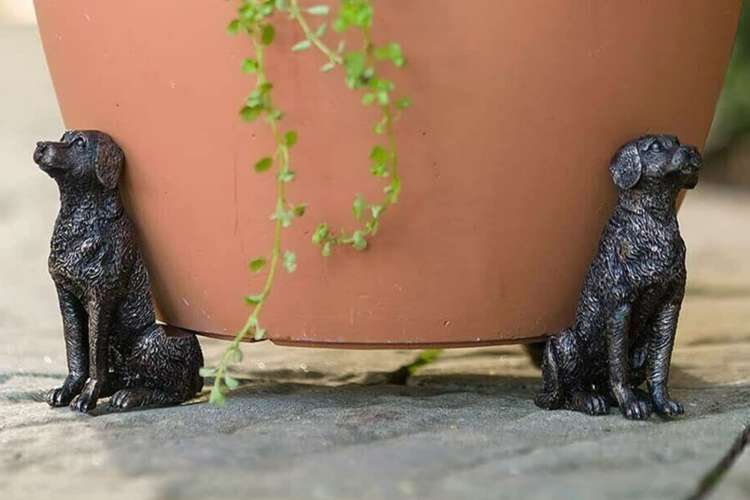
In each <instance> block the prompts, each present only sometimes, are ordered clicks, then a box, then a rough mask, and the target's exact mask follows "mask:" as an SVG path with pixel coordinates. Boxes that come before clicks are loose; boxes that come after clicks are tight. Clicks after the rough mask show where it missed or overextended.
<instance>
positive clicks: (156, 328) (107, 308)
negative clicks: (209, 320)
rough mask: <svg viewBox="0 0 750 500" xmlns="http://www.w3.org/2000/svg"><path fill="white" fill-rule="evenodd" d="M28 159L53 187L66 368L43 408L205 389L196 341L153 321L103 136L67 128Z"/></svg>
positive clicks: (118, 404)
mask: <svg viewBox="0 0 750 500" xmlns="http://www.w3.org/2000/svg"><path fill="white" fill-rule="evenodd" d="M34 161H35V162H36V163H37V164H38V165H39V167H41V169H42V170H43V171H44V172H46V173H47V174H49V175H50V176H51V177H52V178H53V179H54V180H55V181H56V182H57V184H58V186H59V188H60V212H59V214H58V216H57V221H56V222H55V228H54V232H53V234H52V243H51V253H50V257H49V271H50V274H51V276H52V279H53V281H54V282H55V286H56V287H57V294H58V298H59V302H60V310H61V312H62V319H63V329H64V334H65V347H66V351H67V360H68V376H67V377H66V379H65V382H64V383H63V385H62V387H59V388H57V389H54V390H52V391H50V393H49V395H48V398H47V399H48V402H49V404H50V405H51V406H65V405H68V404H70V406H71V408H73V409H74V410H77V411H80V412H89V411H91V410H93V409H94V408H95V407H96V403H97V400H98V398H100V397H107V396H112V399H111V401H110V404H111V406H113V407H115V408H118V409H131V408H136V407H141V406H162V405H171V404H178V403H181V402H183V401H186V400H188V399H190V398H192V397H193V396H194V395H195V394H196V393H197V392H198V391H200V390H201V388H202V387H203V379H202V378H201V377H200V375H199V374H198V370H199V369H200V367H201V366H202V365H203V355H202V354H201V349H200V345H199V344H198V340H197V339H196V337H195V336H194V335H192V334H183V335H180V336H167V335H166V332H165V330H164V328H163V327H162V326H161V325H158V324H157V323H156V322H155V316H154V308H153V305H152V303H151V283H150V279H149V276H148V271H147V270H146V267H145V266H144V264H143V260H142V258H141V253H140V251H139V250H138V246H137V244H136V239H135V230H134V227H133V224H132V223H131V221H130V219H129V218H128V216H127V214H126V213H125V210H124V209H123V205H122V203H121V201H120V193H119V190H118V188H117V183H118V180H119V177H120V172H121V170H122V168H123V164H124V162H125V156H124V154H123V152H122V150H121V149H120V148H119V146H118V145H117V144H115V142H114V141H113V140H112V138H111V137H109V136H108V135H107V134H104V133H101V132H96V131H68V132H66V133H65V135H63V137H62V139H61V140H60V142H40V143H38V144H37V148H36V151H35V152H34Z"/></svg>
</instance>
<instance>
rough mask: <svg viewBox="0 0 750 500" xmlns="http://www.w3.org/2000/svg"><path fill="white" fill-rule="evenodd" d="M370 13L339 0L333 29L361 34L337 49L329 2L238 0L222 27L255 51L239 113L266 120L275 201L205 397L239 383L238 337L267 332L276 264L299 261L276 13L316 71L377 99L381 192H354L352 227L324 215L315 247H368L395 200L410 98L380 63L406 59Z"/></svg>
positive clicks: (373, 154)
mask: <svg viewBox="0 0 750 500" xmlns="http://www.w3.org/2000/svg"><path fill="white" fill-rule="evenodd" d="M373 13H374V9H373V6H372V1H371V0H339V9H338V11H337V13H336V15H335V18H334V19H333V23H332V28H333V30H334V31H336V32H337V33H340V34H344V33H346V32H349V31H355V32H357V33H358V34H359V37H360V38H361V47H359V48H356V49H353V50H348V49H347V46H346V43H345V42H344V41H343V40H341V41H339V42H338V43H337V44H336V48H335V49H334V48H332V46H331V45H328V44H327V43H326V42H325V40H324V37H325V36H326V33H327V31H328V17H329V14H330V9H329V7H328V6H327V5H314V6H308V7H302V6H301V5H300V4H299V1H298V0H239V5H238V7H237V17H236V18H235V19H232V20H231V22H230V23H229V25H228V27H227V31H228V32H229V33H231V34H243V35H245V36H247V37H248V39H249V41H250V44H251V46H252V48H253V55H252V56H251V57H248V58H246V59H245V60H244V61H242V71H244V72H245V73H248V74H252V75H254V76H255V86H254V88H253V90H252V91H251V92H250V94H249V95H248V97H247V99H246V100H245V102H244V104H243V106H242V108H241V109H240V116H241V118H242V119H243V120H245V121H247V122H255V121H258V120H262V121H265V122H266V123H267V124H268V126H269V129H270V132H271V134H272V136H273V139H274V144H275V149H274V151H273V152H272V153H271V154H269V155H267V156H263V157H262V158H260V159H258V160H257V161H256V162H255V164H254V165H253V168H254V170H255V172H257V173H259V174H264V173H267V172H273V173H275V176H276V182H275V186H276V202H275V207H274V211H273V213H272V215H271V220H272V221H273V224H274V232H273V241H272V244H271V250H270V257H269V256H260V257H256V258H254V259H253V260H251V261H250V263H249V269H250V271H251V272H253V273H260V272H266V276H265V281H264V284H263V287H262V289H261V290H260V292H259V293H256V294H252V295H248V296H247V297H245V301H246V302H247V304H248V305H249V306H250V307H251V308H252V309H251V312H250V315H249V316H248V319H247V321H246V322H245V324H244V325H243V327H242V328H241V329H240V330H239V331H238V332H237V333H236V335H235V337H234V339H233V340H232V342H231V343H230V345H229V347H228V348H227V349H226V351H225V352H224V354H223V356H222V358H221V359H220V361H219V363H218V365H217V366H216V367H215V368H204V369H203V370H202V371H201V374H202V375H203V376H207V377H214V385H213V387H212V389H211V396H210V400H211V402H213V403H217V404H221V403H223V402H224V399H225V394H226V392H227V390H231V389H234V388H236V387H237V386H238V385H239V382H238V381H237V379H235V378H234V377H232V376H231V375H230V374H229V373H228V370H229V368H230V366H231V365H232V364H234V363H238V362H240V361H241V360H242V350H241V349H240V343H241V342H242V341H243V340H244V339H245V338H247V337H248V336H250V335H252V336H253V337H254V338H255V340H261V339H263V338H264V337H265V333H266V330H265V328H264V327H263V326H261V322H260V313H261V311H262V310H263V307H264V306H265V304H266V303H267V301H268V298H269V296H270V294H271V290H272V288H273V283H274V279H275V277H276V274H277V272H278V268H279V267H280V266H283V267H284V268H285V270H286V271H287V272H290V273H291V272H294V271H295V269H296V267H297V259H296V254H295V253H294V252H293V251H291V250H289V249H284V248H283V245H282V234H283V230H284V229H286V228H288V227H290V226H291V225H292V223H293V222H294V221H295V220H296V219H297V218H299V217H302V216H303V215H304V213H305V207H306V206H305V204H304V203H292V202H291V201H289V200H288V199H287V191H286V188H287V185H288V184H289V183H290V182H292V181H294V178H295V172H294V170H292V168H291V159H292V154H291V153H292V148H293V147H294V145H295V144H296V143H297V140H298V136H297V133H296V132H295V131H294V130H289V129H286V128H285V127H283V118H284V112H283V111H282V110H281V109H280V108H279V107H277V106H276V104H275V102H274V100H273V88H274V87H273V83H272V82H271V81H270V80H269V77H268V73H267V71H266V68H267V64H266V48H267V47H268V46H269V45H271V44H272V43H273V42H274V39H275V37H276V28H275V25H274V23H275V22H278V20H279V19H280V18H282V17H285V18H286V19H287V20H288V21H290V22H291V23H293V24H294V25H296V26H297V27H298V28H299V30H300V32H301V40H300V41H299V42H297V43H296V44H294V46H293V47H292V48H291V50H292V51H293V52H301V51H306V50H308V49H315V50H317V51H319V52H320V53H321V54H322V55H323V56H324V58H325V61H324V63H323V65H322V66H321V68H320V69H321V71H323V72H328V71H331V70H334V69H336V68H337V67H341V68H342V69H343V73H344V77H345V83H346V86H347V87H349V88H350V89H351V90H353V91H356V92H358V93H360V94H361V101H362V104H363V105H364V106H376V107H377V108H378V109H379V111H380V116H379V119H378V121H377V122H376V123H375V125H374V127H373V131H374V133H375V134H376V135H377V136H379V137H381V140H380V141H378V143H377V144H375V145H374V146H373V147H372V149H371V151H370V156H369V159H370V172H371V173H372V175H373V176H375V177H377V178H378V179H381V180H385V181H386V186H385V187H384V189H383V199H381V200H379V201H377V202H373V203H370V202H368V201H366V200H365V199H364V197H363V196H361V195H356V196H355V198H354V202H353V203H352V212H353V214H354V218H355V220H356V223H357V227H356V229H354V230H351V231H346V230H343V229H341V230H338V231H337V230H334V229H332V228H331V227H330V226H329V225H328V224H327V223H325V222H323V223H320V224H318V225H317V227H316V229H315V231H314V232H313V236H312V241H313V243H314V244H316V245H319V246H320V248H321V253H322V254H323V255H324V256H329V255H331V253H332V252H333V249H334V248H335V247H336V246H341V245H344V246H351V247H352V248H354V249H355V250H358V251H362V250H365V249H366V248H367V246H368V239H369V238H370V237H372V236H374V235H375V234H376V233H377V231H378V228H379V226H380V222H381V219H382V217H383V215H384V214H385V213H386V212H387V211H388V209H389V208H390V207H391V206H392V205H393V204H395V203H397V202H398V198H399V194H400V192H401V178H400V177H399V172H398V149H397V144H396V136H395V131H394V124H395V122H396V120H397V119H398V118H399V115H400V112H401V111H402V110H404V109H406V108H407V107H408V106H409V100H408V99H407V98H403V97H402V98H399V99H396V98H395V97H394V93H395V84H394V82H393V81H391V80H388V79H386V78H384V77H382V76H381V73H380V72H379V71H378V70H379V68H380V67H381V65H382V64H383V63H391V64H393V65H394V66H396V67H398V68H401V67H403V66H404V64H405V58H404V55H403V53H402V51H401V47H400V45H399V44H397V43H394V42H391V43H387V44H385V45H376V44H375V43H374V42H373V39H372V35H371V30H372V25H373ZM308 16H309V18H318V19H320V22H319V23H318V24H317V26H316V27H314V28H313V27H312V25H311V23H310V21H309V20H308ZM282 250H283V253H282Z"/></svg>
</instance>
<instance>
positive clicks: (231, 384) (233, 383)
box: [224, 375, 240, 391]
mask: <svg viewBox="0 0 750 500" xmlns="http://www.w3.org/2000/svg"><path fill="white" fill-rule="evenodd" d="M224 383H225V384H227V387H228V388H229V390H230V391H233V390H235V389H236V388H237V387H239V386H240V383H239V382H238V381H237V379H236V378H234V377H230V376H229V375H224Z"/></svg>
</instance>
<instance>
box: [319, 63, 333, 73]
mask: <svg viewBox="0 0 750 500" xmlns="http://www.w3.org/2000/svg"><path fill="white" fill-rule="evenodd" d="M335 67H336V63H335V62H333V61H328V62H327V63H325V64H324V65H323V66H321V67H320V71H322V72H323V73H328V72H329V71H331V70H332V69H333V68H335Z"/></svg>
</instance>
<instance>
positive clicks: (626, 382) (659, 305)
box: [536, 135, 702, 419]
mask: <svg viewBox="0 0 750 500" xmlns="http://www.w3.org/2000/svg"><path fill="white" fill-rule="evenodd" d="M701 164H702V162H701V157H700V155H699V153H698V151H697V150H696V149H695V148H694V147H692V146H683V145H680V142H679V141H678V140H677V138H676V137H673V136H669V135H649V136H644V137H641V138H639V139H636V140H634V141H632V142H630V143H628V144H626V145H625V146H623V147H622V148H621V149H620V150H619V151H618V152H617V153H616V155H615V156H614V158H613V159H612V162H611V164H610V166H609V169H610V172H611V174H612V177H613V179H614V183H615V185H616V186H617V187H618V189H619V199H618V202H617V205H616V207H615V209H614V212H613V214H612V216H611V217H610V219H609V223H608V224H607V226H606V228H605V229H604V232H603V234H602V237H601V240H600V243H599V250H598V253H597V255H596V256H595V257H594V260H593V262H592V263H591V267H590V268H589V271H588V274H587V275H586V280H585V283H584V286H583V291H582V293H581V298H580V302H579V304H578V310H577V312H576V320H575V325H574V326H573V327H572V328H567V329H565V330H563V331H562V332H560V333H559V334H557V335H556V336H553V337H550V339H549V340H548V341H547V345H546V348H545V351H544V355H543V359H542V370H543V377H544V382H543V387H542V390H541V392H540V393H539V395H538V396H537V398H536V404H537V405H538V406H540V407H542V408H546V409H560V408H562V409H569V410H575V411H581V412H585V413H588V414H591V415H601V414H605V413H608V412H609V405H610V403H612V404H617V405H618V406H619V407H620V410H621V411H622V414H623V415H624V416H625V417H626V418H630V419H646V418H648V417H649V416H650V415H651V412H652V411H654V410H655V411H656V412H657V413H659V414H660V415H663V416H675V415H679V414H681V413H683V408H682V406H681V405H680V404H679V403H677V402H676V401H673V400H672V399H670V397H669V393H668V392H667V379H668V376H669V365H670V360H671V356H672V347H673V345H674V339H675V333H676V328H677V319H678V316H679V312H680V306H681V304H682V298H683V295H684V293H685V278H686V271H685V244H684V242H683V240H682V237H681V236H680V231H679V227H678V225H677V214H676V208H675V202H676V199H677V195H678V193H679V192H680V190H681V189H683V188H687V189H692V188H693V187H695V185H696V184H697V182H698V171H699V170H700V168H701ZM644 381H646V382H648V384H647V385H648V393H646V392H644V391H642V390H640V389H638V387H639V386H640V385H641V384H643V382H644Z"/></svg>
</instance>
